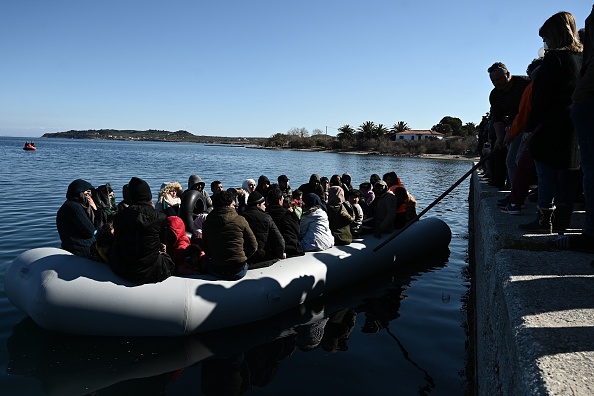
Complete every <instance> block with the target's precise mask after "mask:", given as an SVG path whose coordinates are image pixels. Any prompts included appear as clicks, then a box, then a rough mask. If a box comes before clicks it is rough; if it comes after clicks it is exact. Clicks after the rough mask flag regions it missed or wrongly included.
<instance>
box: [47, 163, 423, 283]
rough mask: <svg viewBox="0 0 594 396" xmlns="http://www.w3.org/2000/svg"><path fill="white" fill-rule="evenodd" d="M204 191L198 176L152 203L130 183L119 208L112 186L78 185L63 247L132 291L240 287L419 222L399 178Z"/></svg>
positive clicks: (62, 219) (62, 217) (72, 188)
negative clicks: (190, 281)
mask: <svg viewBox="0 0 594 396" xmlns="http://www.w3.org/2000/svg"><path fill="white" fill-rule="evenodd" d="M205 186H206V183H205V182H204V180H202V178H201V177H200V176H198V175H191V176H190V177H189V179H188V185H187V189H186V190H185V191H184V190H183V187H182V185H181V184H180V183H179V182H177V181H176V182H169V183H163V184H162V185H161V188H160V190H159V193H158V198H157V203H156V204H155V203H154V202H153V194H152V192H151V189H150V187H149V185H148V183H147V182H146V181H145V180H143V179H140V178H138V177H132V178H131V179H130V181H129V182H128V183H127V184H125V185H124V186H123V188H122V200H121V202H119V203H117V204H116V197H115V193H114V190H113V189H112V187H111V185H110V184H109V183H108V184H104V185H101V186H98V187H96V188H94V187H93V186H92V184H91V183H89V182H88V181H85V180H82V179H77V180H74V181H73V182H72V183H70V185H69V186H68V190H67V193H66V201H65V202H64V204H62V206H61V207H60V209H59V210H58V212H57V215H56V226H57V229H58V233H59V235H60V240H61V242H62V248H63V249H65V250H67V251H69V252H71V253H73V254H75V255H78V256H81V257H85V258H89V259H92V260H96V261H100V262H103V263H105V264H107V265H109V266H110V267H111V268H112V270H113V271H114V272H115V273H116V274H118V275H120V276H121V277H122V278H124V279H127V280H130V281H134V282H137V283H156V282H160V281H162V280H164V279H166V278H168V277H169V276H171V275H178V276H184V275H194V274H211V275H214V276H215V277H217V278H220V279H226V280H238V279H241V278H242V277H244V276H245V274H246V273H247V271H248V270H249V269H257V268H263V267H267V266H270V265H273V264H274V263H275V262H277V261H279V260H282V259H286V258H288V257H296V256H302V255H304V254H305V252H310V251H322V250H326V249H329V248H331V247H332V246H335V245H337V246H340V245H348V244H350V243H351V242H352V241H353V238H359V237H361V236H362V235H365V234H373V235H374V236H375V237H378V238H379V237H381V235H382V234H387V233H391V232H393V231H394V230H395V229H398V228H401V227H403V226H405V225H406V224H407V222H409V221H411V220H413V219H415V218H416V200H415V199H414V197H413V196H412V195H411V194H410V193H409V192H408V191H407V190H406V188H405V187H404V185H403V184H402V182H401V181H400V178H399V177H398V176H397V174H396V173H395V172H388V173H386V174H384V175H383V177H382V178H380V176H379V175H378V174H372V175H371V176H370V178H369V182H364V183H361V184H360V185H359V188H358V189H357V188H354V187H353V186H352V184H351V175H350V174H349V173H344V174H343V175H342V176H340V175H333V176H332V177H331V178H328V177H320V176H319V175H317V174H312V175H311V177H310V178H309V181H308V182H307V183H304V184H302V185H300V186H299V188H298V189H295V190H293V189H292V188H291V186H290V181H289V178H288V177H287V176H286V175H280V176H278V178H277V183H271V182H270V179H269V178H268V177H266V176H264V175H262V176H260V177H259V178H258V182H257V183H256V181H255V180H254V179H246V180H245V181H244V182H243V183H242V186H241V188H228V189H226V190H225V189H224V187H223V183H222V182H221V181H219V180H215V181H212V182H211V183H210V193H209V192H208V191H207V189H206V188H205Z"/></svg>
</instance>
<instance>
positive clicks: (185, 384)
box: [0, 137, 472, 395]
mask: <svg viewBox="0 0 594 396" xmlns="http://www.w3.org/2000/svg"><path fill="white" fill-rule="evenodd" d="M25 140H31V139H25V138H10V137H0V158H1V159H2V160H1V167H0V207H2V209H3V216H2V221H0V389H1V390H2V392H1V393H2V394H6V395H57V394H59V395H85V394H93V395H114V394H122V395H123V394H136V395H145V394H146V395H152V394H167V395H189V394H192V395H195V394H215V395H216V394H240V393H247V394H252V395H260V394H262V395H279V394H283V395H304V394H310V395H327V394H330V393H332V394H343V395H355V394H357V395H361V394H368V395H371V394H395V395H413V394H414V395H416V394H431V395H455V394H459V395H462V394H464V392H465V389H466V387H467V381H466V379H465V376H464V372H465V369H466V350H465V344H466V342H467V340H468V335H467V333H466V331H465V328H466V310H465V302H466V299H467V297H468V288H469V283H470V280H469V279H468V277H467V270H468V264H467V256H468V238H467V235H468V201H467V199H468V189H469V184H468V180H465V181H464V182H463V183H462V184H460V186H459V187H457V188H456V189H455V190H453V191H452V192H451V193H450V194H449V195H447V196H446V197H445V198H443V199H442V200H441V201H440V203H439V204H437V205H436V206H435V207H434V208H433V209H431V210H430V211H429V212H428V213H427V214H426V215H425V217H430V216H435V217H439V218H441V219H443V220H444V221H445V222H446V223H447V224H448V225H449V226H450V228H451V229H452V234H453V237H452V242H451V244H450V246H449V254H446V255H443V254H441V255H438V256H436V257H435V258H433V259H431V260H426V261H422V262H418V263H414V264H412V265H410V266H407V267H406V268H396V269H395V270H394V271H393V272H391V273H388V274H383V275H380V276H377V277H374V278H372V279H365V278H364V277H362V281H361V282H360V283H359V284H356V285H353V286H352V287H350V288H348V290H342V291H341V292H339V293H336V294H334V295H331V296H329V297H327V298H324V299H320V300H318V301H315V302H313V303H311V304H307V305H305V306H301V307H297V308H296V309H294V310H291V311H289V312H286V313H285V314H283V315H280V316H279V317H275V318H272V319H270V320H266V321H262V322H259V323H255V324H251V325H247V326H240V327H237V328H233V329H226V330H222V331H218V332H214V333H210V334H205V335H193V336H188V337H176V338H138V337H136V338H117V337H88V336H74V335H64V334H58V333H53V332H49V331H46V330H43V329H41V328H40V327H38V326H37V325H36V324H35V323H34V322H32V320H31V319H29V318H27V317H26V315H24V314H23V313H22V312H20V311H19V310H17V309H16V308H15V307H14V306H12V305H11V304H10V302H9V301H8V299H7V298H6V296H5V294H4V273H5V270H6V267H7V265H8V264H9V263H10V262H11V261H12V260H13V259H14V258H15V257H16V256H17V255H19V254H20V253H22V252H23V251H25V250H27V249H31V248H35V247H44V246H51V247H59V246H60V241H59V237H58V233H57V231H56V226H55V214H56V211H57V210H58V208H59V207H60V205H61V204H62V203H63V202H64V199H65V194H66V189H67V186H68V184H69V183H70V182H71V181H72V180H74V179H77V178H82V179H85V180H87V181H89V182H91V183H92V184H93V185H94V186H98V185H101V184H105V183H110V184H111V186H112V187H113V188H114V190H115V192H116V197H117V200H118V202H119V201H120V200H121V189H122V186H123V185H124V184H125V183H127V182H128V181H129V180H130V178H131V177H132V176H137V177H140V178H143V179H145V180H146V181H147V182H148V183H149V185H150V187H151V189H152V191H153V199H155V200H156V198H157V192H158V189H159V187H160V186H161V184H162V183H163V182H171V181H179V182H180V183H181V184H182V185H183V186H184V188H185V187H187V186H186V184H187V180H188V177H189V176H190V175H191V174H198V175H199V176H201V177H202V179H203V180H205V182H206V188H207V189H208V188H209V186H210V182H211V181H213V180H220V181H221V182H222V183H223V186H224V187H225V188H229V187H236V188H238V187H240V186H241V184H242V182H243V181H244V180H245V179H247V178H251V179H255V180H256V181H257V179H258V177H259V176H260V175H266V176H267V177H268V178H269V179H270V180H271V182H272V183H274V182H275V181H276V178H277V176H279V175H281V174H285V175H287V176H288V177H289V179H290V184H291V187H292V188H293V189H296V188H297V187H299V185H301V184H303V183H306V182H307V181H308V180H309V176H310V175H311V174H312V173H317V174H319V175H320V176H328V177H330V176H332V175H333V174H339V175H342V174H343V173H344V172H349V173H350V174H351V176H352V181H353V183H352V184H353V186H355V187H356V186H358V185H359V184H360V183H362V182H366V181H369V176H370V175H371V174H372V173H377V174H379V175H380V176H381V175H382V174H384V173H386V172H390V171H395V172H396V173H397V174H398V176H399V177H400V178H401V179H402V182H403V184H404V185H405V186H406V187H407V189H408V190H409V191H410V192H411V193H412V194H413V195H414V196H415V198H416V199H417V201H418V209H417V210H418V211H420V210H422V209H423V208H425V207H426V206H427V205H429V204H430V203H432V202H433V201H434V200H435V199H436V198H437V197H439V196H440V194H441V193H442V192H443V191H445V190H446V189H448V188H449V187H450V186H451V185H452V184H454V183H455V182H456V181H457V180H458V179H459V178H460V177H462V176H463V175H464V174H465V173H466V172H467V171H468V170H469V169H470V167H471V166H472V163H471V162H469V161H467V160H462V159H461V160H432V159H415V158H396V157H383V156H373V155H351V154H338V153H323V152H321V153H318V152H302V151H287V150H264V149H256V148H248V147H224V146H208V145H203V144H185V143H158V142H136V141H94V140H65V139H36V140H35V143H36V146H37V148H38V149H37V151H24V150H22V147H23V144H24V141H25ZM427 248H428V249H431V247H430V246H428V247H427ZM369 259H370V260H372V259H373V258H372V257H370V258H369ZM155 298H159V297H158V296H155Z"/></svg>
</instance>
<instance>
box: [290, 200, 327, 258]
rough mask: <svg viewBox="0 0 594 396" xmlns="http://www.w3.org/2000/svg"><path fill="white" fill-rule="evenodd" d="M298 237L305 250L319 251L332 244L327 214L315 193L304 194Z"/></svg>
mask: <svg viewBox="0 0 594 396" xmlns="http://www.w3.org/2000/svg"><path fill="white" fill-rule="evenodd" d="M303 202H304V203H305V207H304V208H303V214H302V215H301V223H300V232H299V239H300V240H301V247H302V248H303V251H305V252H312V251H321V250H326V249H330V248H331V247H332V246H334V236H333V235H332V231H330V223H329V222H328V214H327V213H326V211H325V210H324V209H322V200H321V199H320V197H319V196H318V195H317V194H315V193H309V194H307V195H304V197H303Z"/></svg>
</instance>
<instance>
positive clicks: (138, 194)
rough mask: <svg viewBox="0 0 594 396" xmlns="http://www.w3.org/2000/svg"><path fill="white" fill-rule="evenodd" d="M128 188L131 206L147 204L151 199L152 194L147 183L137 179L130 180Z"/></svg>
mask: <svg viewBox="0 0 594 396" xmlns="http://www.w3.org/2000/svg"><path fill="white" fill-rule="evenodd" d="M128 188H129V190H130V202H131V203H132V205H138V204H140V203H143V202H149V201H152V199H153V194H152V193H151V188H150V187H149V185H148V183H147V182H145V181H144V180H142V179H140V178H138V177H133V178H132V179H130V182H128Z"/></svg>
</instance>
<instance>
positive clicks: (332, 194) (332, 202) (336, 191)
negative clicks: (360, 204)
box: [326, 186, 355, 246]
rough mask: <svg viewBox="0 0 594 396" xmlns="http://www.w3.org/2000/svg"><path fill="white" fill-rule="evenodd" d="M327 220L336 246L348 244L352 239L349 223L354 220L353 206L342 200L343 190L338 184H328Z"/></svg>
mask: <svg viewBox="0 0 594 396" xmlns="http://www.w3.org/2000/svg"><path fill="white" fill-rule="evenodd" d="M326 208H327V212H328V221H329V224H330V231H332V235H333V236H334V244H335V245H336V246H341V245H348V244H350V243H351V242H352V241H353V235H352V233H351V223H352V222H353V221H354V220H355V213H354V210H353V207H352V206H351V204H350V203H349V202H345V200H344V190H343V189H342V187H339V186H330V189H329V191H328V204H327V205H326Z"/></svg>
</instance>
